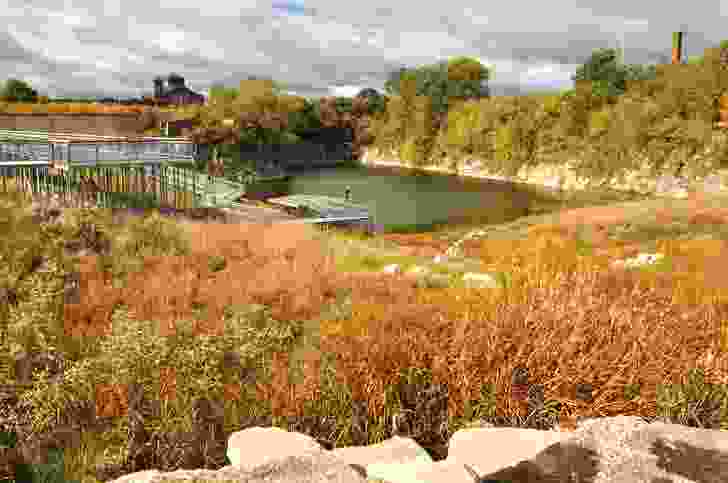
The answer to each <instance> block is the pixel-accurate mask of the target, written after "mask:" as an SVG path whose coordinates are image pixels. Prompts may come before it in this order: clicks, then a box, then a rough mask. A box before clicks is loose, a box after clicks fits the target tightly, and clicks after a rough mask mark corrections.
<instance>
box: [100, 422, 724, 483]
mask: <svg viewBox="0 0 728 483" xmlns="http://www.w3.org/2000/svg"><path fill="white" fill-rule="evenodd" d="M227 455H228V458H229V460H230V462H232V464H231V465H229V466H225V467H224V468H221V469H220V470H217V471H212V470H180V471H175V472H169V473H162V472H159V471H155V470H152V471H143V472H138V473H134V474H129V475H126V476H123V477H121V478H118V479H116V480H114V482H115V483H122V482H124V483H129V482H132V481H133V482H138V483H153V482H163V481H192V480H193V479H198V480H199V479H202V480H204V481H241V482H242V481H244V482H249V483H253V482H260V483H263V482H273V481H275V482H281V483H285V482H291V483H293V482H300V483H303V482H321V483H323V482H358V481H360V482H366V481H380V480H384V481H388V482H391V483H415V482H418V483H472V482H474V481H477V482H487V481H513V482H524V483H526V482H528V483H534V482H551V481H553V482H586V481H589V482H594V483H600V482H651V483H654V482H678V481H683V482H685V481H700V482H716V483H717V482H719V481H725V476H726V475H728V432H726V431H718V430H709V429H694V428H689V427H686V426H682V425H675V424H664V423H660V422H655V423H647V422H645V421H644V420H642V419H641V418H637V417H621V416H620V417H615V418H600V419H592V420H585V421H582V422H581V423H580V424H579V425H578V427H577V429H576V430H575V431H573V432H564V431H557V430H549V431H540V430H535V429H516V428H494V427H481V428H471V429H463V430H460V431H458V432H456V433H455V434H454V435H453V436H452V438H451V439H450V444H449V452H448V455H447V458H446V459H445V460H442V461H433V460H432V459H431V458H430V456H429V455H428V454H427V453H426V452H425V451H424V450H423V449H422V448H421V447H419V446H418V445H417V443H415V442H414V441H413V440H412V439H410V438H401V437H394V438H391V439H389V440H387V441H384V442H383V443H380V444H374V445H370V446H357V447H349V448H338V449H333V450H325V449H323V448H321V447H320V446H319V445H318V443H317V442H316V441H315V440H313V439H312V438H309V437H308V436H305V435H302V434H300V433H293V432H288V431H284V430H281V429H278V428H272V427H271V428H250V429H246V430H243V431H239V432H236V433H233V434H232V436H230V438H229V440H228V449H227Z"/></svg>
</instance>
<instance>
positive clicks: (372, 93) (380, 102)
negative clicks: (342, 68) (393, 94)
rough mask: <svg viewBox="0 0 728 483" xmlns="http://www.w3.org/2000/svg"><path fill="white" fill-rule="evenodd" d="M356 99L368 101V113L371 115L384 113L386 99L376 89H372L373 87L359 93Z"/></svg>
mask: <svg viewBox="0 0 728 483" xmlns="http://www.w3.org/2000/svg"><path fill="white" fill-rule="evenodd" d="M356 97H357V98H362V99H366V100H367V112H368V113H369V114H374V113H377V112H383V111H384V104H385V98H384V96H383V95H382V94H381V93H380V92H379V91H377V90H376V89H372V88H371V87H365V88H364V89H362V90H360V91H359V93H358V94H357V95H356Z"/></svg>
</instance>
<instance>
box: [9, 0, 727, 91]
mask: <svg viewBox="0 0 728 483" xmlns="http://www.w3.org/2000/svg"><path fill="white" fill-rule="evenodd" d="M2 1H3V3H4V4H3V6H2V15H3V18H4V19H10V21H6V22H4V23H3V24H2V25H0V34H1V33H3V31H4V32H5V33H7V34H9V35H10V39H11V41H17V43H18V44H19V47H18V48H15V50H12V56H10V57H8V59H9V60H4V59H3V58H2V55H0V61H1V62H3V64H2V66H3V69H5V70H6V71H10V72H19V73H22V74H23V75H24V76H36V77H38V78H42V79H46V80H47V82H48V84H49V85H53V86H57V87H58V88H59V89H61V90H63V89H69V90H73V91H76V90H77V85H76V83H77V82H78V79H80V78H79V77H78V73H79V72H80V73H82V74H81V78H83V75H84V74H85V73H86V72H96V73H97V74H101V75H102V77H101V78H104V77H103V74H104V73H109V72H110V71H111V72H110V73H114V72H113V71H116V74H115V75H116V77H114V79H115V80H113V81H112V80H109V81H108V82H106V81H104V82H103V83H102V82H101V81H98V82H96V83H92V82H89V83H88V86H87V87H88V88H89V93H88V95H90V96H95V95H135V94H136V93H137V92H139V91H140V89H139V86H140V85H148V86H149V87H148V89H149V90H151V88H152V85H151V79H152V77H153V76H155V75H165V74H166V73H169V72H178V73H180V74H182V75H185V76H187V77H192V76H194V77H195V78H196V79H197V82H196V83H195V84H196V86H197V88H198V89H199V91H201V92H202V91H204V89H206V88H207V87H208V86H209V85H210V84H212V83H214V82H220V81H224V82H225V83H226V84H227V85H237V83H238V81H239V80H241V79H244V78H245V77H247V76H249V75H255V76H263V77H266V76H270V77H273V78H274V79H276V80H279V81H282V82H285V83H289V84H291V85H292V86H294V87H292V88H291V90H292V91H295V92H297V93H300V95H311V96H319V95H321V94H322V93H325V92H326V90H327V89H328V90H330V92H331V93H335V94H337V95H338V93H340V92H341V93H347V92H352V91H358V90H359V89H360V88H363V87H374V88H376V89H379V90H383V85H384V81H385V79H386V77H387V75H388V73H389V72H391V71H392V70H394V69H396V68H398V67H399V66H408V67H414V66H418V65H423V64H431V63H435V62H438V61H440V60H443V59H446V58H448V57H451V56H460V55H468V56H472V57H475V58H479V59H481V62H483V63H484V64H485V65H486V66H488V67H490V68H492V70H493V71H494V75H493V76H492V78H491V85H493V86H494V87H495V86H498V85H509V86H515V85H521V86H523V87H526V88H528V87H530V86H533V85H539V86H559V88H562V86H564V85H565V86H566V87H568V86H570V84H571V80H570V76H571V75H573V73H574V71H575V70H576V67H577V66H578V65H579V64H580V63H581V62H583V61H584V60H586V58H587V57H588V55H589V54H590V53H591V51H593V50H594V49H596V48H600V47H616V46H618V45H619V44H620V43H621V44H622V45H623V46H624V48H625V61H628V62H630V63H646V62H650V61H652V62H654V60H655V58H656V56H658V55H659V54H661V53H662V54H664V55H667V56H669V55H670V45H671V38H670V34H671V32H672V31H674V30H676V29H677V28H678V27H679V26H681V25H685V26H686V28H687V31H688V35H687V39H686V52H685V55H686V57H687V56H691V55H701V54H702V53H703V49H704V48H706V47H709V46H710V45H712V44H715V43H717V42H718V41H720V40H721V39H722V37H723V36H724V34H723V32H724V26H723V22H722V21H721V20H722V19H721V16H720V12H721V9H724V8H725V1H720V0H701V1H700V2H694V3H693V4H691V7H690V9H687V10H686V9H682V10H679V9H666V8H664V4H662V3H660V4H658V3H657V2H655V1H654V0H645V1H643V2H639V3H638V2H634V0H631V1H630V2H626V1H625V0H613V1H612V2H609V4H605V3H603V2H602V3H600V2H596V1H595V0H580V1H579V2H578V6H577V2H576V1H575V0H552V1H550V2H547V3H544V2H540V3H539V2H532V1H524V0H520V1H519V0H510V1H508V2H500V3H496V4H492V3H491V4H482V3H480V4H478V3H475V4H474V3H473V2H470V1H465V0H451V1H449V2H448V3H447V4H443V5H438V4H428V3H427V2H421V1H419V0H418V1H417V2H414V1H412V0H400V1H398V2H394V3H393V2H386V3H385V2H383V1H378V0H370V1H367V2H366V3H364V4H357V3H355V2H341V1H340V0H337V1H332V0H309V1H306V2H305V9H304V10H300V9H299V10H298V11H297V12H296V13H295V14H294V15H289V14H288V13H287V12H286V9H285V8H277V9H276V8H273V5H272V4H271V3H270V2H268V1H265V2H263V1H261V0H246V1H244V2H242V3H241V2H229V1H220V0H207V1H205V2H204V3H203V4H200V3H199V2H198V1H192V0H163V1H162V2H161V3H160V2H148V1H146V2H141V1H138V0H125V1H124V2H121V1H119V0H105V1H102V2H99V1H96V0H94V1H91V0H73V1H70V0H69V1H64V2H57V1H56V0H43V1H42V2H41V1H40V0H2ZM23 49H25V52H26V56H25V58H23V55H22V54H23ZM16 52H17V53H16ZM28 63H30V64H32V65H33V66H34V69H30V70H27V69H26V70H23V68H22V67H20V66H21V65H23V64H28ZM28 78H30V77H28ZM364 83H366V85H360V84H364ZM341 86H345V87H341ZM141 90H142V91H143V90H144V89H141ZM493 92H495V93H497V89H493ZM342 95H347V94H342Z"/></svg>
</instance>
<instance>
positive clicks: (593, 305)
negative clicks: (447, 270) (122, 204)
mask: <svg viewBox="0 0 728 483" xmlns="http://www.w3.org/2000/svg"><path fill="white" fill-rule="evenodd" d="M183 226H184V227H185V229H186V232H187V233H188V235H189V240H190V242H191V254H190V255H189V256H184V257H183V256H178V257H172V256H158V257H146V258H145V260H144V267H143V270H142V271H140V272H139V273H132V274H130V275H129V278H128V280H127V284H126V286H125V287H123V288H113V287H110V285H109V283H108V281H104V280H103V277H102V276H101V273H100V272H98V271H94V268H93V267H94V264H93V262H92V259H91V258H90V257H89V258H88V259H87V260H86V261H84V265H83V267H84V269H83V272H82V287H83V290H82V292H83V293H84V299H83V300H82V304H80V305H79V306H75V307H73V308H72V309H71V308H69V309H67V310H68V313H67V318H66V320H67V322H68V324H69V326H72V327H69V330H71V331H73V330H76V331H79V330H81V327H85V329H84V330H85V331H86V332H85V333H86V334H89V335H91V334H100V332H102V330H101V329H102V327H104V324H105V323H107V322H108V318H109V314H110V313H111V310H112V308H113V307H114V306H115V304H117V303H122V302H123V303H125V304H127V306H128V307H129V308H130V312H131V313H133V314H135V318H137V319H139V320H155V321H158V322H159V323H161V324H162V325H161V326H160V328H159V330H160V331H161V332H162V333H166V334H169V333H171V331H173V330H174V321H175V320H178V319H180V318H185V317H191V316H192V314H193V307H194V306H195V305H197V304H202V305H204V306H206V307H207V309H208V310H207V320H206V321H204V323H202V324H200V326H199V330H200V333H210V332H212V333H221V332H220V331H221V330H222V327H220V326H219V323H220V321H221V320H222V313H223V311H224V309H225V308H226V307H228V306H230V305H238V304H245V303H261V304H267V305H270V306H271V307H272V310H273V316H274V317H275V318H278V319H284V320H292V319H298V320H310V319H313V318H316V317H317V316H318V315H320V314H321V312H322V309H323V308H324V306H325V305H326V304H327V303H329V302H331V301H332V300H333V296H334V294H335V293H336V292H337V290H341V289H347V290H350V291H351V294H352V301H353V308H352V312H353V313H352V316H351V317H350V318H349V319H346V320H331V321H327V322H324V323H322V327H321V348H320V349H321V351H322V352H326V353H329V354H335V356H336V367H337V377H338V378H340V381H342V382H345V383H346V384H348V386H349V388H350V390H351V391H352V392H353V394H354V396H355V397H357V398H364V399H366V400H367V401H368V402H369V405H370V406H369V407H370V412H371V413H372V414H381V411H382V410H383V406H384V399H383V397H384V393H385V391H384V389H385V387H387V385H389V384H392V383H393V381H395V380H396V378H397V377H398V374H399V370H400V369H402V368H407V367H431V368H432V370H433V373H434V374H435V376H436V378H437V379H438V380H440V381H445V382H447V383H448V386H449V388H450V402H449V404H450V411H451V414H461V411H462V408H463V405H464V404H465V402H466V401H469V400H470V399H472V398H473V397H475V395H476V394H477V393H478V391H479V389H480V387H481V386H482V385H483V384H486V383H488V382H491V383H495V385H496V391H497V395H498V398H497V399H498V408H497V411H498V414H503V415H510V414H514V413H519V412H520V411H521V409H520V408H519V406H518V405H516V404H515V403H514V402H512V401H511V400H510V398H509V397H507V395H508V392H509V384H510V383H509V378H510V374H511V371H512V370H513V368H514V367H516V366H519V365H523V366H526V367H528V368H529V369H530V371H531V373H532V380H533V381H536V382H539V383H542V384H544V386H545V393H546V399H547V400H548V399H552V400H558V401H561V402H562V403H563V404H564V405H565V416H574V415H576V414H578V415H580V416H587V417H590V416H591V417H593V416H607V415H618V414H634V415H637V414H640V415H647V416H654V414H655V410H656V406H655V394H656V387H657V385H658V384H662V383H679V382H681V380H680V377H682V376H684V375H685V374H686V373H687V371H688V369H690V368H692V367H696V366H701V364H702V366H701V367H703V368H704V369H705V371H706V376H707V377H708V378H710V379H712V380H713V381H715V382H727V381H728V378H726V376H727V372H726V370H727V368H728V358H726V356H725V355H724V354H722V353H720V351H719V347H718V341H719V338H720V327H721V323H722V322H724V319H725V317H726V312H727V311H726V307H728V305H726V304H725V303H712V304H711V303H706V300H701V301H698V300H697V299H696V297H697V295H700V294H705V293H706V292H707V289H708V288H713V287H715V288H720V287H721V284H720V282H722V281H724V279H725V277H722V276H721V275H722V273H725V270H722V264H721V263H720V262H721V261H722V260H723V258H721V256H720V254H721V253H724V250H725V247H724V246H723V245H722V244H721V243H700V242H692V243H691V242H681V243H676V242H665V243H664V246H663V247H662V249H663V250H664V253H665V254H666V256H667V257H669V258H670V260H671V261H672V263H673V268H672V270H671V271H669V272H664V271H663V272H660V271H656V272H655V273H651V272H646V271H626V270H613V269H607V263H608V262H609V261H610V260H612V259H613V258H614V252H612V253H610V254H609V255H610V256H604V255H602V256H593V257H585V258H580V257H577V255H576V241H575V239H574V238H573V237H574V231H573V230H570V229H569V228H565V227H545V228H538V229H534V230H532V232H531V233H530V235H529V237H528V239H526V240H518V241H513V240H491V241H487V242H472V244H471V248H475V247H474V246H472V245H478V244H479V255H480V258H481V259H482V260H483V261H484V262H485V263H486V264H487V265H488V266H489V267H492V268H493V269H494V270H502V271H508V272H509V273H511V275H512V277H513V278H512V280H513V288H512V290H510V291H509V293H507V294H505V295H503V296H500V295H498V294H497V293H494V292H490V291H487V290H465V289H455V288H451V289H445V290H434V289H428V290H422V289H417V288H415V284H414V283H413V280H412V279H411V278H407V277H400V276H390V275H384V274H378V273H346V274H345V273H337V272H335V271H334V270H333V268H332V267H333V264H332V260H331V259H329V258H327V256H326V254H325V252H324V250H323V249H322V244H321V242H320V240H319V239H318V238H317V236H318V235H315V234H314V232H312V231H311V229H310V228H307V227H305V226H302V225H269V226H260V225H226V224H197V223H186V224H184V225H183ZM622 248H624V247H622ZM215 255H217V256H223V257H225V259H226V262H227V264H226V267H225V268H224V269H223V270H221V271H217V272H213V271H211V270H210V268H209V259H210V257H212V256H215ZM701 271H702V272H701ZM701 273H702V275H700V274H701ZM696 274H698V275H697V277H698V278H697V280H698V282H699V286H698V288H699V289H704V290H695V289H694V288H695V280H696ZM691 283H692V285H691ZM691 287H692V288H691ZM678 295H680V296H681V295H686V298H685V301H683V300H678V299H680V297H678ZM279 357H284V356H283V355H280V356H279ZM312 357H314V359H315V356H312ZM705 357H708V359H705ZM710 357H712V359H710ZM284 359H285V357H284ZM284 359H280V360H278V362H277V365H278V366H280V367H279V370H280V371H283V369H284V368H285V367H287V365H286V364H287V363H286V361H285V360H284ZM705 360H710V362H709V363H705ZM317 367H318V366H317V364H315V363H314V364H313V365H311V366H310V367H309V369H307V370H306V373H307V374H308V379H307V380H306V381H305V383H303V384H302V385H300V386H297V387H291V386H286V385H285V384H284V382H282V381H283V379H280V378H281V377H283V378H284V379H285V377H284V376H282V374H283V372H281V373H280V374H279V376H277V378H276V379H275V381H276V382H275V383H274V384H273V385H271V386H268V389H267V390H264V391H263V392H262V393H261V396H262V397H263V396H264V397H266V398H274V399H276V398H280V399H276V402H275V407H276V408H278V409H277V411H281V412H282V413H292V412H296V411H300V409H301V408H302V407H303V402H304V401H306V400H307V399H310V398H311V397H312V395H313V394H315V391H316V389H315V388H316V384H317V383H316V381H317V379H318V373H317V370H316V368H317ZM279 379H280V380H279ZM579 382H590V383H592V384H593V387H594V395H595V398H594V400H593V402H591V403H589V404H586V403H580V402H577V401H576V400H575V398H574V395H573V391H574V388H575V387H576V384H577V383H579ZM636 382H639V383H641V384H642V387H643V389H642V392H641V398H639V399H637V400H633V401H626V400H625V399H624V397H623V390H624V385H625V384H633V383H636ZM286 387H287V389H285V388H286Z"/></svg>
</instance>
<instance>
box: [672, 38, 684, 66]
mask: <svg viewBox="0 0 728 483" xmlns="http://www.w3.org/2000/svg"><path fill="white" fill-rule="evenodd" d="M682 43H683V33H682V32H674V33H673V34H672V63H673V64H679V63H681V59H682Z"/></svg>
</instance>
